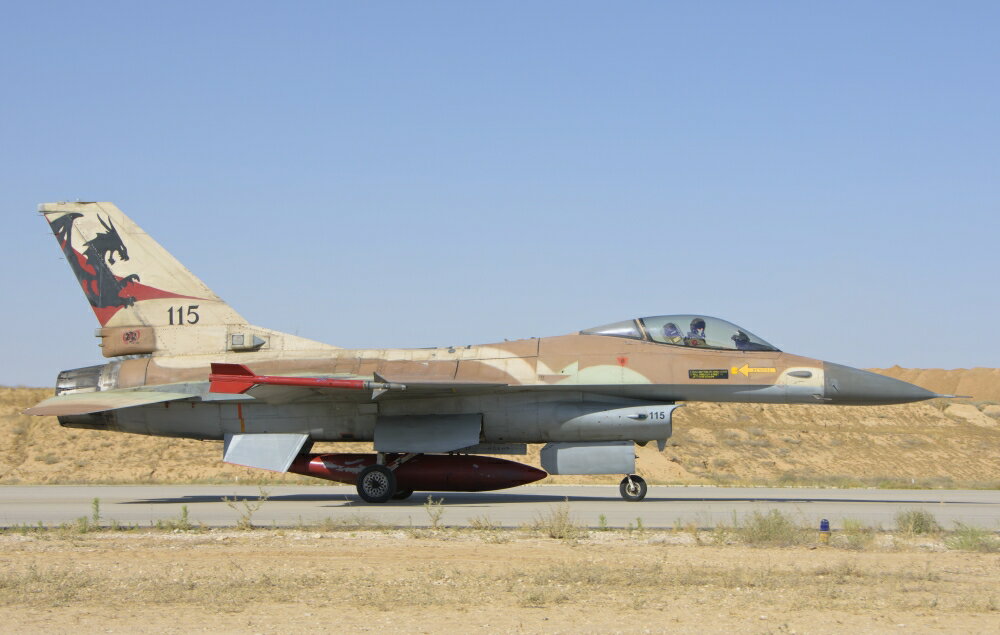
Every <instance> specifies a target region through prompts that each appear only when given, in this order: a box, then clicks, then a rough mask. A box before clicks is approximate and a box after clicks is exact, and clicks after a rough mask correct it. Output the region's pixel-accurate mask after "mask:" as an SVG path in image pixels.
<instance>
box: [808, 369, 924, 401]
mask: <svg viewBox="0 0 1000 635" xmlns="http://www.w3.org/2000/svg"><path fill="white" fill-rule="evenodd" d="M823 368H824V371H825V372H824V374H825V385H824V388H823V392H824V396H825V397H826V398H827V399H828V400H829V402H828V403H832V404H842V405H848V406H875V405H879V404H895V403H909V402H911V401H921V400H924V399H931V398H933V397H937V396H938V395H937V394H936V393H933V392H931V391H929V390H924V389H923V388H921V387H920V386H914V385H913V384H909V383H907V382H905V381H900V380H898V379H893V378H892V377H886V376H884V375H878V374H876V373H870V372H868V371H866V370H859V369H857V368H851V367H850V366H842V365H840V364H833V363H830V362H823Z"/></svg>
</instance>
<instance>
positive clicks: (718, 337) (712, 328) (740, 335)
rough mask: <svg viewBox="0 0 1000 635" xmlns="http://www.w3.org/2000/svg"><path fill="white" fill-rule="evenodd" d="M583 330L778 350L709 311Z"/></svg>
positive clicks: (730, 348) (672, 342)
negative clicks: (715, 316)
mask: <svg viewBox="0 0 1000 635" xmlns="http://www.w3.org/2000/svg"><path fill="white" fill-rule="evenodd" d="M580 334H581V335H609V336H611V337H627V338H630V339H634V340H647V341H652V342H656V343H657V344H669V345H671V346H691V347H696V348H711V349H721V350H727V351H777V350H778V349H777V348H775V347H773V346H771V345H770V344H768V343H767V342H765V341H764V340H762V339H760V338H759V337H757V336H756V335H754V334H753V333H751V332H750V331H748V330H746V329H743V328H740V327H738V326H736V325H735V324H733V323H731V322H726V321H725V320H720V319H719V318H714V317H709V316H707V315H657V316H654V317H644V318H638V319H635V320H626V321H624V322H615V323H614V324H606V325H604V326H598V327H594V328H592V329H585V330H583V331H580Z"/></svg>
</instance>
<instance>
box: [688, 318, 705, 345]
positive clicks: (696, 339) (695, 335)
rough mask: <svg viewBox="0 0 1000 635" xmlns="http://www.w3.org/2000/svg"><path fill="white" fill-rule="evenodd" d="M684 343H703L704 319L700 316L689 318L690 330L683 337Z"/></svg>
mask: <svg viewBox="0 0 1000 635" xmlns="http://www.w3.org/2000/svg"><path fill="white" fill-rule="evenodd" d="M684 343H685V344H687V345H688V346H704V345H705V320H703V319H701V318H695V319H693V320H691V330H690V331H688V334H687V337H685V338H684Z"/></svg>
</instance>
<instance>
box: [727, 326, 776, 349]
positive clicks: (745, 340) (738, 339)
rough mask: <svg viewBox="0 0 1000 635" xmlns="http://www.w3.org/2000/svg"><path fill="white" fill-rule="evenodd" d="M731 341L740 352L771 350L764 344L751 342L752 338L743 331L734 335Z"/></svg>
mask: <svg viewBox="0 0 1000 635" xmlns="http://www.w3.org/2000/svg"><path fill="white" fill-rule="evenodd" d="M730 339H732V340H733V344H736V350H739V351H766V350H770V349H769V348H768V347H767V346H765V345H763V344H758V343H756V342H753V341H751V340H750V336H749V335H747V334H746V333H744V332H743V331H741V330H737V331H736V335H733V336H732V337H731V338H730Z"/></svg>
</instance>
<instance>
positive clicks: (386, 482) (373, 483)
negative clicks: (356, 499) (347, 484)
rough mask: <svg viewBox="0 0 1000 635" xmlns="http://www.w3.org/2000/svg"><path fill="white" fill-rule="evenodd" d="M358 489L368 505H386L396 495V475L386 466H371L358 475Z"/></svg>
mask: <svg viewBox="0 0 1000 635" xmlns="http://www.w3.org/2000/svg"><path fill="white" fill-rule="evenodd" d="M357 488H358V496H360V497H361V498H362V499H363V500H364V501H365V502H366V503H384V502H386V501H387V500H389V499H390V498H392V495H393V494H395V493H396V475H395V474H393V473H392V470H390V469H389V468H387V467H386V466H384V465H369V466H368V467H366V468H365V469H363V470H361V473H360V474H358V482H357Z"/></svg>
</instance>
